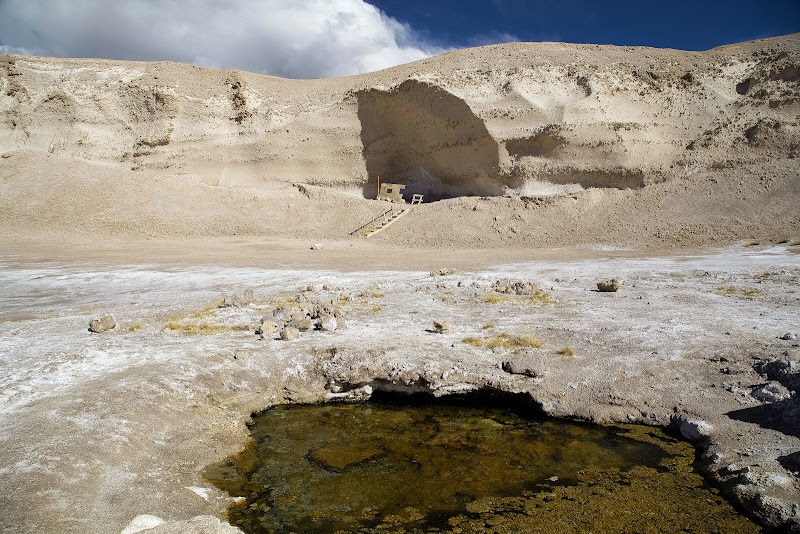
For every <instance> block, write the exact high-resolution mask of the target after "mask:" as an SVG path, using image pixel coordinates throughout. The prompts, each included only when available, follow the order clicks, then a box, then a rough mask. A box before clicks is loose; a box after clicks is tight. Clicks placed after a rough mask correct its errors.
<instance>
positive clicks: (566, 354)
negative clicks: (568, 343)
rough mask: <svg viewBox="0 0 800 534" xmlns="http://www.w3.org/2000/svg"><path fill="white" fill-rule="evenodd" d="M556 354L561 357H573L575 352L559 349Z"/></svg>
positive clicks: (569, 349) (567, 348)
mask: <svg viewBox="0 0 800 534" xmlns="http://www.w3.org/2000/svg"><path fill="white" fill-rule="evenodd" d="M558 353H559V354H561V355H562V356H575V351H574V350H572V349H571V348H569V347H561V348H560V349H558Z"/></svg>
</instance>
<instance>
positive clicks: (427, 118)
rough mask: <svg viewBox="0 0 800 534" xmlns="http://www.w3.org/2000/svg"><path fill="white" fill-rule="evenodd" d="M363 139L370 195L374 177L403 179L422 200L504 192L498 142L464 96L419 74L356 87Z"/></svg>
mask: <svg viewBox="0 0 800 534" xmlns="http://www.w3.org/2000/svg"><path fill="white" fill-rule="evenodd" d="M356 96H357V98H358V118H359V120H360V121H361V142H362V145H363V147H364V149H363V155H364V160H365V161H366V165H367V173H368V176H369V179H368V181H367V183H366V184H364V188H363V190H364V196H365V197H367V198H372V197H374V196H375V193H376V190H377V183H376V182H377V180H378V177H380V179H381V181H382V182H393V183H402V184H406V186H407V187H406V190H405V191H404V195H405V196H406V197H407V198H410V196H411V195H413V194H415V193H420V194H423V195H425V199H426V200H439V199H443V198H452V197H458V196H476V195H477V196H493V195H502V194H503V192H504V191H503V186H510V187H517V186H519V185H520V184H511V183H507V180H509V179H510V178H508V177H507V176H500V160H499V152H498V151H499V147H498V144H497V142H496V141H495V140H494V138H492V136H491V135H490V134H489V131H488V130H487V129H486V126H485V124H484V123H483V121H482V120H481V119H479V118H478V117H476V116H475V114H474V113H473V112H472V110H471V109H470V107H469V106H468V105H467V103H466V102H464V100H462V99H460V98H458V97H456V96H455V95H453V94H451V93H449V92H447V91H445V90H444V89H442V88H440V87H437V86H435V85H431V84H428V83H425V82H420V81H417V80H406V81H405V82H403V83H402V84H400V85H399V86H397V87H395V88H393V89H391V90H389V91H382V90H378V89H369V90H365V91H360V92H358V93H357V95H356Z"/></svg>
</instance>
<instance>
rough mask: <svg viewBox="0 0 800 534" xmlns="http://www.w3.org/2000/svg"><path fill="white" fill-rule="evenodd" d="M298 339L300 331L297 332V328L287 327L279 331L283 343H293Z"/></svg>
mask: <svg viewBox="0 0 800 534" xmlns="http://www.w3.org/2000/svg"><path fill="white" fill-rule="evenodd" d="M299 337H300V330H298V329H297V328H292V327H291V326H289V327H286V328H284V329H283V330H281V339H282V340H283V341H294V340H295V339H297V338H299Z"/></svg>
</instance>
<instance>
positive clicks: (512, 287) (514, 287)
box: [492, 278, 540, 295]
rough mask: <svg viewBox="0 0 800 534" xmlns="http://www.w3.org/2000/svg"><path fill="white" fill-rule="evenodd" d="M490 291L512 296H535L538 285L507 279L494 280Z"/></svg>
mask: <svg viewBox="0 0 800 534" xmlns="http://www.w3.org/2000/svg"><path fill="white" fill-rule="evenodd" d="M492 289H493V290H494V291H495V292H497V293H506V294H512V295H535V294H537V293H538V292H539V291H540V289H539V285H538V284H534V283H533V282H528V281H525V280H509V279H508V278H503V279H501V280H496V281H495V282H494V284H492Z"/></svg>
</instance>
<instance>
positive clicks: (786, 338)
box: [781, 332, 797, 341]
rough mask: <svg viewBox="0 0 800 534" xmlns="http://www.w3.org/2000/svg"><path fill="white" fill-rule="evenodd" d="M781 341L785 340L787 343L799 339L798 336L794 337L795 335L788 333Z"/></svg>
mask: <svg viewBox="0 0 800 534" xmlns="http://www.w3.org/2000/svg"><path fill="white" fill-rule="evenodd" d="M781 339H783V340H785V341H791V340H793V339H797V336H796V335H794V334H793V333H791V332H786V333H785V334H783V335H782V336H781Z"/></svg>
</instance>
